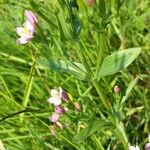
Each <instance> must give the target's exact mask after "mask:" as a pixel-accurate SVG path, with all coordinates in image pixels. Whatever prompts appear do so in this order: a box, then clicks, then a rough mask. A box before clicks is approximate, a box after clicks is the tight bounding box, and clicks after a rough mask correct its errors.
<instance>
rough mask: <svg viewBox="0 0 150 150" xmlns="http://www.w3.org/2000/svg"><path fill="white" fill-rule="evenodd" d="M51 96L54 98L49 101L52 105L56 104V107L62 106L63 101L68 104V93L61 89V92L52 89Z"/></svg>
mask: <svg viewBox="0 0 150 150" xmlns="http://www.w3.org/2000/svg"><path fill="white" fill-rule="evenodd" d="M50 94H51V96H52V97H50V98H49V99H48V102H49V103H51V104H54V106H58V105H60V104H61V102H62V100H64V101H65V102H67V103H68V101H69V96H68V94H67V92H65V91H64V90H63V89H62V88H61V87H59V90H58V91H57V90H55V89H52V90H51V91H50Z"/></svg>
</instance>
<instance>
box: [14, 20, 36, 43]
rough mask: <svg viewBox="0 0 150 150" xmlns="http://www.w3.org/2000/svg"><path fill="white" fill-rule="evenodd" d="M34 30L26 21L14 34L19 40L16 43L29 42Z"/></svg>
mask: <svg viewBox="0 0 150 150" xmlns="http://www.w3.org/2000/svg"><path fill="white" fill-rule="evenodd" d="M34 29H35V28H34V26H33V25H32V24H31V23H30V22H29V21H28V20H26V21H25V22H24V24H23V27H17V28H16V32H17V34H18V35H19V36H20V38H18V39H17V43H18V44H26V43H27V42H29V41H31V39H32V38H33V33H34Z"/></svg>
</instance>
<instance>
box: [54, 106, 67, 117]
mask: <svg viewBox="0 0 150 150" xmlns="http://www.w3.org/2000/svg"><path fill="white" fill-rule="evenodd" d="M64 112H65V110H64V108H63V107H61V106H56V107H55V113H57V114H59V115H62V114H63V113H64Z"/></svg>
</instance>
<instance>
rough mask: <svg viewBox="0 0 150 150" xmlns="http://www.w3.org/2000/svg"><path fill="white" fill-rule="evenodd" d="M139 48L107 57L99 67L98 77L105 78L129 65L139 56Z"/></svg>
mask: <svg viewBox="0 0 150 150" xmlns="http://www.w3.org/2000/svg"><path fill="white" fill-rule="evenodd" d="M140 52H141V48H129V49H125V50H122V51H118V52H116V53H114V54H112V55H110V56H107V57H106V58H105V59H104V61H103V63H102V66H101V69H100V72H99V76H100V77H102V76H106V75H110V74H114V73H117V72H119V71H120V70H122V69H124V68H126V67H127V66H128V65H130V64H131V63H132V62H133V61H134V60H135V59H136V58H137V57H138V55H139V54H140Z"/></svg>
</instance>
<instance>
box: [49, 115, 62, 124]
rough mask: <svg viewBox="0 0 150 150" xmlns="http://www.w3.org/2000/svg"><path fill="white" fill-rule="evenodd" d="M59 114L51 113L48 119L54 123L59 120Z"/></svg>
mask: <svg viewBox="0 0 150 150" xmlns="http://www.w3.org/2000/svg"><path fill="white" fill-rule="evenodd" d="M59 117H60V115H59V114H57V113H53V114H52V116H49V120H50V121H51V122H53V123H56V122H57V121H58V120H59Z"/></svg>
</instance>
